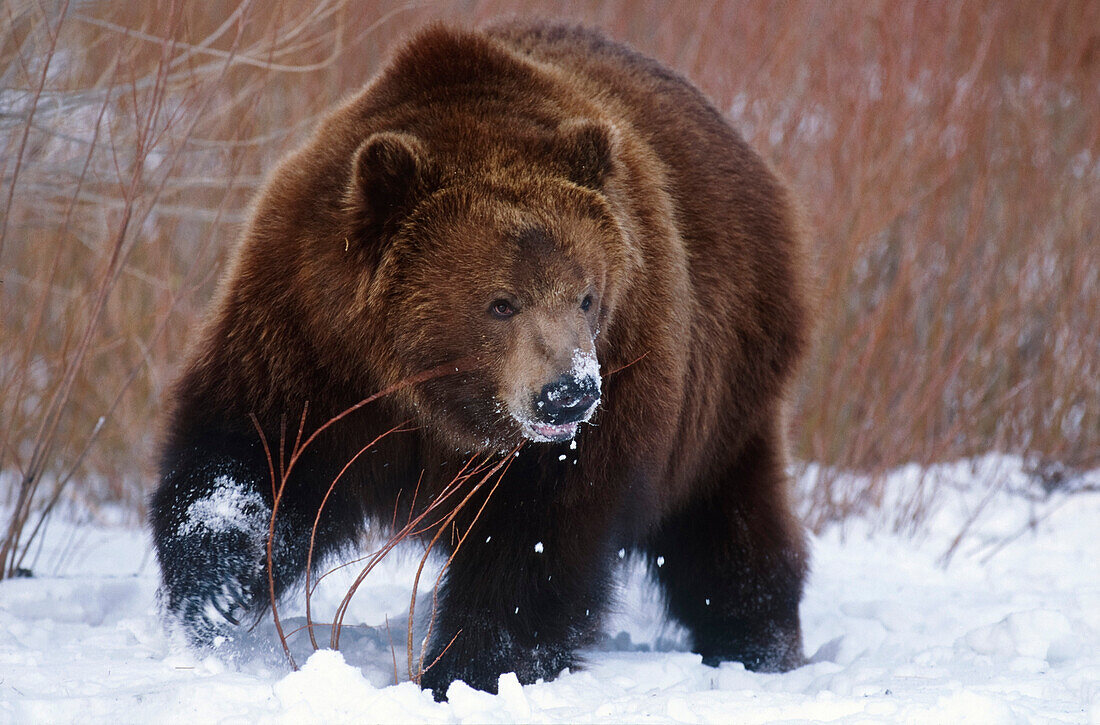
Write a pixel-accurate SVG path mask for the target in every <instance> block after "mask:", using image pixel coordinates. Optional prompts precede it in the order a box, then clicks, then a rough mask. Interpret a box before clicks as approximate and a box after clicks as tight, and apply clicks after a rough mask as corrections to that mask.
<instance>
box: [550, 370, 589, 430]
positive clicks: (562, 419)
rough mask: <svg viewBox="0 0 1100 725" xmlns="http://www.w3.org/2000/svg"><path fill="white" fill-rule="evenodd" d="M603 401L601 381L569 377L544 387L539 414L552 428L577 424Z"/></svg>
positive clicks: (561, 378) (567, 375) (565, 376)
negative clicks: (601, 397) (601, 399)
mask: <svg viewBox="0 0 1100 725" xmlns="http://www.w3.org/2000/svg"><path fill="white" fill-rule="evenodd" d="M599 400H600V381H599V380H598V379H596V378H593V377H591V376H587V375H586V376H584V377H579V378H578V377H576V376H574V375H569V374H565V375H562V376H561V377H560V378H558V379H557V380H555V381H554V382H552V383H547V384H546V385H544V386H542V392H540V393H539V397H538V398H536V399H535V412H536V415H537V416H538V417H539V418H541V419H542V420H543V421H544V422H546V423H549V424H550V425H564V424H566V423H577V422H579V421H581V420H583V419H584V417H585V415H586V414H587V413H588V411H589V410H590V409H591V408H592V406H593V405H595V404H596V403H598V402H599Z"/></svg>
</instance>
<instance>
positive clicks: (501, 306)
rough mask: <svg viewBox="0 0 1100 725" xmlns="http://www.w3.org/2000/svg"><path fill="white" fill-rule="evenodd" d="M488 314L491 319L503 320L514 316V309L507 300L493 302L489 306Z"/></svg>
mask: <svg viewBox="0 0 1100 725" xmlns="http://www.w3.org/2000/svg"><path fill="white" fill-rule="evenodd" d="M489 313H490V314H492V316H493V317H496V318H498V319H501V320H504V319H507V318H509V317H511V316H512V315H514V314H516V308H515V307H513V306H512V303H511V302H509V301H508V300H493V303H492V304H491V305H489Z"/></svg>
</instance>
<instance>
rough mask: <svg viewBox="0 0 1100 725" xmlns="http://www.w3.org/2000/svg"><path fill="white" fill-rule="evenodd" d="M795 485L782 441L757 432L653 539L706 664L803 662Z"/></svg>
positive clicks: (803, 565)
mask: <svg viewBox="0 0 1100 725" xmlns="http://www.w3.org/2000/svg"><path fill="white" fill-rule="evenodd" d="M786 487H787V478H786V474H785V473H784V471H783V467H782V464H781V459H780V458H779V456H777V455H776V444H775V441H774V439H771V440H769V439H767V438H765V437H759V438H755V439H753V440H751V441H750V442H749V443H748V444H747V445H746V446H745V448H744V450H743V451H742V452H741V455H740V456H739V458H738V460H737V461H736V462H735V464H734V465H733V466H731V467H730V468H729V469H728V470H727V471H726V472H725V475H723V476H721V477H720V478H719V479H718V480H715V481H712V482H709V483H708V485H705V486H703V485H701V486H700V487H699V488H700V489H701V490H702V491H703V493H702V494H701V495H698V496H697V497H696V498H695V499H694V500H692V501H689V502H687V504H686V505H684V506H683V507H682V508H681V509H679V510H678V511H676V512H674V513H673V514H672V515H670V516H669V517H667V518H666V519H665V520H664V521H663V522H662V523H661V526H660V528H659V529H658V531H657V532H656V533H655V534H654V535H653V536H652V538H651V539H650V540H649V541H648V542H647V545H646V547H645V548H646V549H647V555H648V557H649V563H650V566H651V570H652V571H653V572H654V574H655V575H656V578H657V581H658V582H659V583H660V584H661V585H662V587H663V589H664V592H665V598H666V602H667V605H668V610H669V613H670V614H671V615H673V616H674V617H675V618H676V619H678V620H679V621H680V622H681V623H682V624H683V625H684V626H685V627H687V629H688V630H689V631H690V632H691V636H692V644H693V646H692V650H693V651H694V652H697V653H699V654H701V655H703V662H704V663H706V664H709V665H713V666H717V665H718V664H719V663H720V662H723V661H736V662H741V663H743V664H744V665H745V667H746V668H747V669H750V670H757V671H763V672H777V671H780V672H781V671H786V670H790V669H793V668H795V667H798V666H800V665H802V664H803V663H804V658H803V654H802V630H801V626H800V623H799V616H798V606H799V602H800V601H801V598H802V584H803V580H804V579H805V576H806V569H807V558H808V556H807V553H806V544H805V539H804V535H803V533H802V529H801V526H800V525H799V523H798V521H797V519H796V518H795V516H794V514H793V513H792V512H791V510H790V507H789V505H788V503H787V492H786Z"/></svg>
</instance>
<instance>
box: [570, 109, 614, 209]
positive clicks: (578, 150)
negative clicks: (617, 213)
mask: <svg viewBox="0 0 1100 725" xmlns="http://www.w3.org/2000/svg"><path fill="white" fill-rule="evenodd" d="M617 137H618V134H617V133H616V131H615V129H614V128H612V127H610V126H608V125H606V124H603V123H600V122H598V121H590V120H587V119H585V120H576V121H566V122H565V123H563V124H561V126H559V127H558V133H557V139H556V143H555V146H556V149H555V150H556V153H557V155H558V158H560V159H561V160H562V162H564V165H565V172H566V176H567V177H568V178H569V180H570V181H572V182H573V183H574V184H577V185H578V186H583V187H585V188H588V189H593V190H596V191H599V190H601V189H602V188H603V186H604V183H605V182H606V181H607V178H608V177H609V176H611V174H612V172H614V170H615V151H616V148H615V147H616V145H617V144H616V142H617Z"/></svg>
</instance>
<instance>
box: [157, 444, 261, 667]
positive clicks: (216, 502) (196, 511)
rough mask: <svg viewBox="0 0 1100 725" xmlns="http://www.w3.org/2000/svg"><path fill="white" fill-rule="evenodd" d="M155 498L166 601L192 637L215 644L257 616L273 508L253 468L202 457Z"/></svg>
mask: <svg viewBox="0 0 1100 725" xmlns="http://www.w3.org/2000/svg"><path fill="white" fill-rule="evenodd" d="M151 503H152V505H151V510H150V521H151V523H152V528H153V542H154V544H155V546H156V551H157V559H158V560H159V562H160V568H161V575H162V577H163V587H162V596H163V598H164V605H165V607H166V608H167V610H168V613H169V615H170V616H172V617H173V618H174V619H175V620H176V621H177V622H178V623H179V624H180V625H181V626H182V628H183V630H184V633H185V634H186V636H187V639H188V641H189V642H190V643H191V644H192V645H194V646H198V647H206V646H209V645H211V644H213V643H215V642H216V641H217V638H218V637H221V636H228V635H229V634H231V632H232V626H236V625H238V624H240V623H241V622H243V621H245V620H251V619H254V618H255V617H258V616H259V613H262V611H263V610H264V609H265V607H266V603H267V597H266V596H265V595H266V589H267V587H266V579H267V577H266V544H267V530H268V526H269V522H270V517H271V507H270V505H269V504H268V503H267V501H266V500H265V499H264V497H263V496H262V495H261V493H260V492H259V490H258V488H257V486H256V485H255V484H254V483H253V482H252V481H251V480H250V478H249V476H248V474H247V471H245V470H244V469H243V468H242V467H241V466H239V465H235V464H234V463H232V462H230V461H224V460H223V461H210V460H209V459H208V460H207V461H202V460H201V459H198V458H197V457H196V458H193V459H192V460H191V461H190V465H188V466H180V467H177V468H174V469H172V470H170V471H169V472H168V473H167V474H166V475H165V476H164V478H163V480H162V482H161V485H160V487H159V488H158V489H157V491H156V493H155V494H154V496H153V499H152V502H151Z"/></svg>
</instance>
